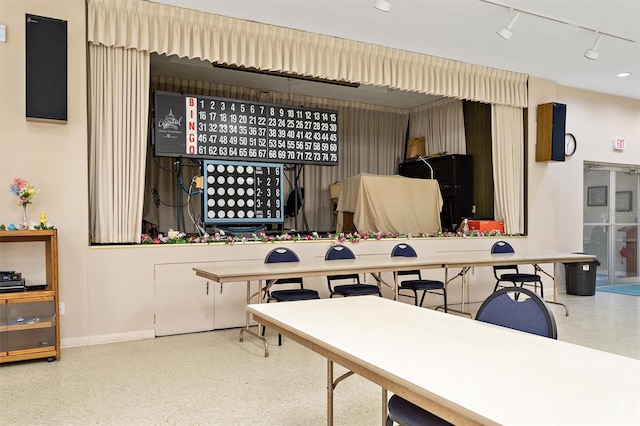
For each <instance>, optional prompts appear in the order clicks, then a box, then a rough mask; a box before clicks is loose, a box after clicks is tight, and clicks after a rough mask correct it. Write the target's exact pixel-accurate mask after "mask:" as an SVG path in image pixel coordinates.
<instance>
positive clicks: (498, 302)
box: [476, 287, 558, 339]
mask: <svg viewBox="0 0 640 426" xmlns="http://www.w3.org/2000/svg"><path fill="white" fill-rule="evenodd" d="M520 295H525V296H527V298H526V299H525V300H519V298H518V296H520ZM476 320H478V321H482V322H487V323H490V324H495V325H500V326H502V327H507V328H513V329H514V330H520V331H524V332H526V333H531V334H537V335H538V336H543V337H549V338H551V339H557V338H558V329H557V327H556V320H555V318H554V316H553V312H551V309H549V305H547V303H546V302H545V301H544V300H543V299H542V298H541V297H540V296H538V295H537V294H536V293H534V292H532V291H531V290H529V289H527V288H522V287H505V288H503V289H501V290H498V291H496V292H494V293H493V294H491V295H490V296H489V297H487V299H486V300H485V301H484V302H483V303H482V305H481V306H480V308H479V309H478V313H477V314H476Z"/></svg>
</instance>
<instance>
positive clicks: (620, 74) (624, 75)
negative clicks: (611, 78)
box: [616, 72, 631, 78]
mask: <svg viewBox="0 0 640 426" xmlns="http://www.w3.org/2000/svg"><path fill="white" fill-rule="evenodd" d="M630 75H631V73H630V72H621V73H619V74H616V77H620V78H622V77H629V76H630Z"/></svg>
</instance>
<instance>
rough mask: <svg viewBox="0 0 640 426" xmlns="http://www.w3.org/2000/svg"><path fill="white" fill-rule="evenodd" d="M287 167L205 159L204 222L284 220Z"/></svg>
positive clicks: (235, 222) (237, 222) (278, 221)
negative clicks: (284, 173) (285, 174)
mask: <svg viewBox="0 0 640 426" xmlns="http://www.w3.org/2000/svg"><path fill="white" fill-rule="evenodd" d="M283 169H284V167H283V165H282V164H269V163H252V162H231V161H218V160H208V161H204V162H203V176H204V188H203V190H204V197H203V199H202V206H203V210H204V211H203V214H204V222H205V223H216V224H243V223H282V222H284V213H283V188H284V186H283V185H284V182H283V180H284V176H283Z"/></svg>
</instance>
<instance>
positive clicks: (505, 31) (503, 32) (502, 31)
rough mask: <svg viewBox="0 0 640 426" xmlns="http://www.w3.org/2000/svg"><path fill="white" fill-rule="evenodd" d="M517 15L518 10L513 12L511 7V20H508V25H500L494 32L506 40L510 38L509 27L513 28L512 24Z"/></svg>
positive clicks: (518, 15)
mask: <svg viewBox="0 0 640 426" xmlns="http://www.w3.org/2000/svg"><path fill="white" fill-rule="evenodd" d="M519 17H520V12H519V11H516V13H513V9H511V21H509V25H507V26H506V27H500V28H499V29H498V31H496V34H498V35H499V36H500V37H502V38H503V39H505V40H507V41H508V40H511V35H512V34H511V28H513V26H514V25H515V24H516V21H517V20H518V18H519Z"/></svg>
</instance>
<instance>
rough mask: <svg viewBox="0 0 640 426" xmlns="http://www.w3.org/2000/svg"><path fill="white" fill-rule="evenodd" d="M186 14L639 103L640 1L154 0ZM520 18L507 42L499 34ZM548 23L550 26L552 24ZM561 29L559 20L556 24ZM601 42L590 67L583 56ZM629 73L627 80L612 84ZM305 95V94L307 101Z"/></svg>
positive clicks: (314, 88) (156, 66) (266, 80)
mask: <svg viewBox="0 0 640 426" xmlns="http://www.w3.org/2000/svg"><path fill="white" fill-rule="evenodd" d="M155 1H156V2H157V3H165V4H170V5H174V6H179V7H185V8H189V9H196V10H202V11H206V12H210V13H215V14H220V15H225V16H231V17H235V18H240V19H246V20H250V21H256V22H263V23H266V24H272V25H277V26H283V27H288V28H293V29H299V30H304V31H308V32H312V33H320V34H325V35H330V36H335V37H340V38H345V39H350V40H356V41H362V42H367V43H372V44H376V45H381V46H387V47H392V48H398V49H403V50H409V51H413V52H418V53H424V54H428V55H432V56H438V57H443V58H448V59H454V60H458V61H462V62H467V63H472V64H477V65H483V66H488V67H492V68H497V69H502V70H508V71H515V72H519V73H523V74H528V75H530V76H534V77H539V78H544V79H549V80H553V81H556V82H557V83H558V84H560V85H564V86H570V87H576V88H581V89H587V90H591V91H595V92H602V93H608V94H613V95H618V96H623V97H627V98H633V99H640V43H639V40H640V1H638V0H505V1H504V2H498V1H494V0H392V3H393V5H392V8H391V11H390V12H382V11H379V10H377V9H375V8H374V7H373V3H374V0H347V1H345V0H304V1H302V0H155ZM510 7H512V8H514V9H516V10H520V11H522V12H523V13H521V14H520V17H519V19H518V20H517V22H516V23H515V25H514V26H513V27H512V33H513V36H512V38H511V40H510V41H506V40H504V39H503V38H501V37H499V36H498V35H497V34H496V31H497V30H498V28H499V27H502V26H506V25H507V24H508V23H509V21H510V19H511V16H512V15H511V11H510V10H509V8H510ZM549 18H550V19H549ZM559 21H562V22H559ZM594 30H597V31H599V32H600V33H606V34H608V35H606V34H605V35H603V36H602V39H601V42H600V43H599V47H598V52H599V54H600V55H599V58H598V59H597V60H590V59H587V58H585V57H584V56H583V54H584V52H585V50H586V49H588V48H591V47H593V45H594V42H595V39H596V37H595V33H594ZM152 70H155V71H157V72H160V71H162V73H164V74H166V75H167V74H168V75H180V76H184V77H189V78H203V79H206V80H212V81H220V82H223V83H228V84H237V85H242V86H247V87H255V88H259V89H261V90H268V91H281V92H285V93H287V92H288V93H294V94H295V93H302V94H308V95H313V96H323V97H331V98H337V99H348V100H356V101H360V102H368V103H376V104H385V105H391V106H398V107H403V108H409V107H411V106H415V105H420V104H423V103H426V102H429V101H431V100H433V99H434V98H433V97H430V96H427V95H420V94H415V93H407V92H400V91H395V90H388V89H387V88H381V87H371V86H369V87H366V86H360V87H359V88H357V89H356V88H345V87H340V86H333V85H326V84H320V83H309V82H302V81H299V80H293V79H286V78H284V79H283V78H277V77H271V76H263V75H259V74H250V73H246V72H238V71H230V70H220V69H216V70H214V69H213V67H212V66H211V65H210V64H209V63H205V62H202V61H199V60H192V61H189V60H186V59H179V58H175V57H174V58H166V57H160V56H157V57H154V58H153V61H152ZM621 72H629V73H631V75H630V76H628V77H625V78H620V77H616V74H618V73H621ZM305 92H306V93H305Z"/></svg>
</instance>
